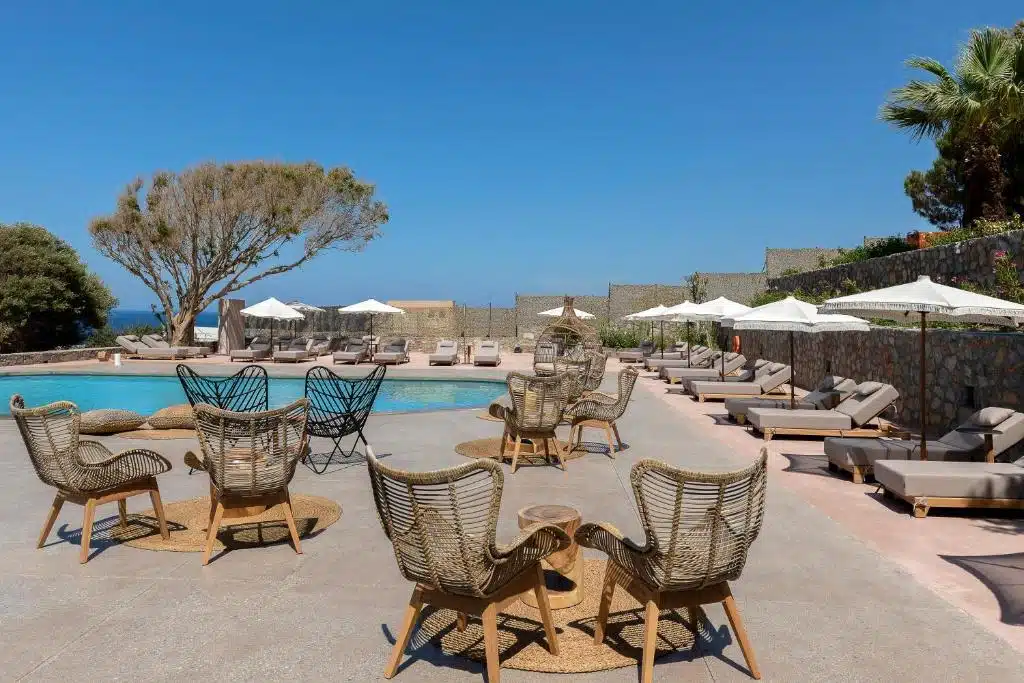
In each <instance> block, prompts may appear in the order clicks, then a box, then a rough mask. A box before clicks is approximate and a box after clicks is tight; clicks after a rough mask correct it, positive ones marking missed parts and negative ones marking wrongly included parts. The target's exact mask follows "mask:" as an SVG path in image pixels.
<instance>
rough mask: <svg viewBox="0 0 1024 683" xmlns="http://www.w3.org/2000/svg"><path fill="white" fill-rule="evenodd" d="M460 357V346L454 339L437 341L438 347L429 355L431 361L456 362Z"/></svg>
mask: <svg viewBox="0 0 1024 683" xmlns="http://www.w3.org/2000/svg"><path fill="white" fill-rule="evenodd" d="M458 359H459V346H458V344H456V343H455V342H454V341H451V340H449V339H442V340H441V341H439V342H437V349H436V350H435V351H434V353H432V354H430V356H428V358H427V361H428V362H429V363H448V364H449V365H452V364H454V363H455V362H456V361H457V360H458Z"/></svg>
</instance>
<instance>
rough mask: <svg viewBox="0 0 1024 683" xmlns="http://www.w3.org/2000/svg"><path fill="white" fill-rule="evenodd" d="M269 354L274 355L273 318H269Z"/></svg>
mask: <svg viewBox="0 0 1024 683" xmlns="http://www.w3.org/2000/svg"><path fill="white" fill-rule="evenodd" d="M270 355H274V319H273V318H271V319H270Z"/></svg>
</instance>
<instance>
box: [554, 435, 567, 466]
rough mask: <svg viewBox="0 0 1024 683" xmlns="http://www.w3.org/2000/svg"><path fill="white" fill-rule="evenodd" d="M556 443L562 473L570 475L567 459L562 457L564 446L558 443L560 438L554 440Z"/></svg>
mask: <svg viewBox="0 0 1024 683" xmlns="http://www.w3.org/2000/svg"><path fill="white" fill-rule="evenodd" d="M554 442H555V455H557V456H558V464H559V465H560V466H561V468H562V471H563V472H566V473H568V471H569V470H567V469H566V468H565V457H564V456H563V455H562V446H561V444H559V443H558V438H557V437H555V438H554Z"/></svg>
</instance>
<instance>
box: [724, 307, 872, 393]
mask: <svg viewBox="0 0 1024 683" xmlns="http://www.w3.org/2000/svg"><path fill="white" fill-rule="evenodd" d="M721 322H722V326H723V327H731V328H733V329H735V330H773V331H777V332H789V367H790V371H791V373H792V377H791V378H790V382H789V407H790V408H791V409H792V408H795V407H796V357H795V354H794V353H793V333H794V332H840V331H859V332H867V331H868V329H869V327H868V323H867V321H866V320H861V319H860V318H855V317H853V316H851V315H825V314H822V313H818V307H817V306H815V305H814V304H809V303H807V302H804V301H800V300H799V299H797V298H795V297H791V296H788V297H786V298H785V299H782V300H781V301H773V302H772V303H770V304H765V305H764V306H759V307H757V308H754V309H751V310H749V311H747V312H746V313H744V314H743V315H738V316H736V317H732V318H722V320H721Z"/></svg>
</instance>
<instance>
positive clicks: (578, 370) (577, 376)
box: [554, 353, 592, 403]
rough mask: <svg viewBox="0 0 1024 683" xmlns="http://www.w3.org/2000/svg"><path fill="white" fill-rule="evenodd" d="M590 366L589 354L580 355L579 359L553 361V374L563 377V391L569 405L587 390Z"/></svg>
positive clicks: (569, 358) (564, 357) (562, 358)
mask: <svg viewBox="0 0 1024 683" xmlns="http://www.w3.org/2000/svg"><path fill="white" fill-rule="evenodd" d="M591 364H592V359H591V357H590V354H589V353H588V354H584V355H581V357H579V358H573V357H572V356H561V357H559V358H556V359H555V362H554V367H555V374H556V375H565V391H566V398H567V399H568V400H569V403H572V402H573V401H578V400H579V399H580V397H581V396H583V393H584V392H585V391H586V390H587V383H588V381H589V376H590V367H591Z"/></svg>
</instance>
